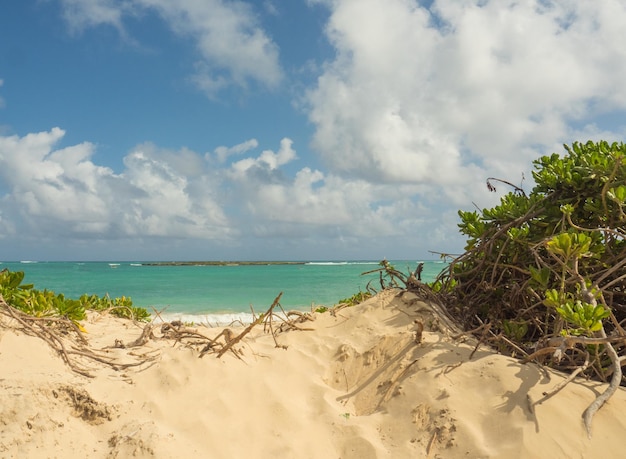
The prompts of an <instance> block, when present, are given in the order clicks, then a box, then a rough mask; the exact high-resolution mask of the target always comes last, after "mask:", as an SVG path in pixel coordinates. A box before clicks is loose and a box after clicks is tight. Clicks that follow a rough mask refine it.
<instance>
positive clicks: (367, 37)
mask: <svg viewBox="0 0 626 459" xmlns="http://www.w3.org/2000/svg"><path fill="white" fill-rule="evenodd" d="M322 3H324V4H325V5H327V7H328V8H329V9H330V13H331V15H330V19H329V22H328V24H327V28H326V35H327V37H328V39H329V41H330V42H331V44H332V45H333V46H334V47H335V49H336V51H337V54H336V57H335V58H334V59H333V60H332V61H330V62H328V63H327V65H326V67H325V70H324V72H323V74H322V75H321V76H320V77H319V79H318V81H317V83H316V85H315V87H314V88H312V89H311V90H310V91H309V92H308V96H307V97H308V102H309V108H310V112H309V118H310V120H311V121H312V122H313V123H314V124H315V126H316V132H315V135H314V146H315V148H316V150H317V151H318V152H319V154H320V155H321V156H322V157H323V158H324V160H325V162H326V164H327V165H328V167H330V168H332V169H333V170H335V171H336V172H340V173H343V174H349V175H352V176H355V177H360V178H363V179H366V180H368V181H372V182H377V183H393V182H403V183H431V184H432V185H433V186H437V187H440V188H441V189H442V190H444V191H446V190H447V192H448V194H449V197H450V198H452V199H454V198H455V196H458V195H459V192H460V189H459V188H458V186H457V185H461V186H463V187H464V188H467V187H471V186H472V185H473V184H476V183H478V182H479V181H482V179H483V178H484V177H485V176H487V174H498V175H499V176H505V177H507V178H510V179H516V178H517V177H519V176H520V175H521V173H522V172H524V171H525V170H528V165H529V164H530V162H531V161H532V159H534V158H536V157H537V156H539V155H541V154H545V153H546V150H547V151H555V150H554V149H555V148H556V149H557V150H560V148H559V145H560V144H562V143H564V142H565V143H570V142H571V141H573V140H578V139H576V138H574V137H573V136H574V135H577V134H579V133H580V129H577V128H576V127H574V124H576V123H578V124H580V123H582V124H586V122H587V120H588V119H590V118H592V117H593V116H596V115H598V114H602V113H611V112H612V111H620V112H622V113H623V112H624V110H626V87H625V86H624V85H623V81H624V78H626V49H625V48H624V47H623V46H622V45H621V41H620V40H619V39H618V38H617V37H618V35H619V30H620V27H621V24H623V23H624V21H626V5H625V4H624V3H623V2H619V1H615V0H600V1H598V2H594V3H593V4H588V3H586V2H569V1H555V2H541V1H527V2H517V1H494V0H491V1H489V0H487V1H480V2H478V1H463V2H459V1H456V0H454V1H453V0H436V1H434V2H432V4H431V6H430V8H426V7H425V6H422V4H421V3H420V2H417V1H411V0H359V1H356V0H334V1H324V2H322ZM620 134H623V133H615V132H613V133H612V136H611V138H621V135H620ZM580 140H587V139H580ZM512 174H514V175H515V176H514V177H511V175H512Z"/></svg>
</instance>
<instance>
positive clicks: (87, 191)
mask: <svg viewBox="0 0 626 459" xmlns="http://www.w3.org/2000/svg"><path fill="white" fill-rule="evenodd" d="M64 134H65V132H64V131H63V130H61V129H59V128H54V129H52V130H51V131H50V132H40V133H36V134H28V135H26V136H24V137H18V136H8V137H1V136H0V177H1V178H2V181H3V183H5V184H6V187H7V189H8V192H7V193H6V194H5V196H4V197H3V200H2V206H3V207H2V210H3V214H5V216H4V217H3V220H6V219H9V220H10V221H11V222H12V224H14V225H15V226H16V227H20V228H21V231H23V232H24V234H35V233H38V232H43V233H45V234H63V235H65V236H66V237H68V236H71V237H78V238H81V237H85V238H109V237H134V236H163V237H171V238H174V239H176V238H189V237H191V238H201V239H225V238H229V237H231V236H232V235H233V234H235V233H236V231H234V230H233V229H231V228H229V225H228V220H227V218H226V216H225V214H224V212H223V210H222V208H221V207H220V205H219V204H218V201H217V198H216V197H215V188H216V186H217V185H216V183H215V181H214V180H211V178H212V176H211V175H210V174H209V173H201V172H202V168H201V167H200V166H201V165H203V164H204V160H203V159H202V158H201V157H200V156H199V155H197V154H195V153H193V152H190V151H188V150H182V151H180V152H178V153H176V154H174V153H172V152H169V151H159V150H158V149H156V147H154V146H151V145H148V146H146V145H144V146H140V147H138V148H137V149H135V150H134V151H132V152H131V153H130V154H129V155H128V156H126V158H125V159H124V164H125V166H126V169H125V171H124V172H123V173H122V174H119V175H117V174H114V173H113V171H112V170H111V169H109V168H106V167H101V166H97V165H95V164H94V163H93V162H92V161H91V156H92V154H93V152H94V146H93V145H92V144H90V143H83V144H79V145H75V146H71V147H66V148H62V149H57V150H55V149H54V146H55V145H56V144H57V143H58V142H59V141H60V140H61V139H62V138H63V136H64ZM198 169H199V170H198ZM192 171H194V173H192Z"/></svg>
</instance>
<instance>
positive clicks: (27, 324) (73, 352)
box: [0, 292, 313, 377]
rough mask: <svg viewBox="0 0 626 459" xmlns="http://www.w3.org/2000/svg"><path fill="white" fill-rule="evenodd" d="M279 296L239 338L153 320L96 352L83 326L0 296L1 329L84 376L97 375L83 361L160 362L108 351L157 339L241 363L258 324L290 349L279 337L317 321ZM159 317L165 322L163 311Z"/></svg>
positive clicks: (116, 365)
mask: <svg viewBox="0 0 626 459" xmlns="http://www.w3.org/2000/svg"><path fill="white" fill-rule="evenodd" d="M281 296H282V292H280V293H279V294H278V296H277V297H276V298H275V299H274V302H273V303H272V305H271V306H270V307H269V309H268V310H267V311H266V312H265V313H263V314H261V315H260V316H258V317H256V318H255V319H254V321H253V322H252V323H251V324H249V325H247V326H246V327H245V328H244V329H243V331H241V332H240V333H239V334H235V333H234V332H233V330H232V329H231V328H228V327H225V328H223V329H222V330H221V332H220V333H219V334H218V335H217V336H215V337H210V336H208V334H207V333H204V332H203V331H202V332H201V331H198V329H195V328H190V327H188V326H186V325H185V324H183V323H182V322H181V321H176V320H175V321H172V322H166V321H163V322H162V323H158V324H157V323H155V322H151V323H148V324H145V326H144V327H143V329H142V332H141V334H140V335H139V336H138V337H137V338H136V339H135V340H133V341H132V342H130V343H124V342H123V341H122V340H120V339H117V338H115V339H114V343H113V345H111V346H106V347H104V348H102V349H93V348H92V347H91V346H90V344H89V342H88V340H87V339H86V338H85V335H84V334H83V332H82V331H81V327H80V326H79V325H78V324H77V323H75V322H73V321H72V320H70V319H67V318H64V317H33V316H30V315H28V314H26V313H24V312H22V311H20V310H19V309H16V308H14V307H13V306H11V305H9V304H8V303H6V301H4V299H3V298H2V296H1V295H0V319H1V318H2V317H4V318H5V319H6V320H5V321H2V322H0V325H2V326H7V327H10V328H13V329H15V330H19V331H21V332H23V333H26V334H28V335H31V336H36V337H38V338H40V339H42V340H44V341H45V342H46V343H47V344H48V345H49V346H50V347H51V348H52V349H53V350H54V351H55V352H56V353H57V354H58V355H59V356H60V357H61V358H62V359H63V361H64V362H65V363H66V364H67V365H68V366H69V367H70V369H71V370H72V371H74V372H76V373H78V374H81V375H83V376H86V377H94V375H93V368H88V366H86V365H85V364H84V362H85V360H86V361H91V362H92V363H99V364H102V365H104V366H107V367H110V368H112V369H113V370H115V371H119V370H123V369H126V368H131V367H137V368H142V369H143V368H146V367H147V365H150V364H152V363H153V362H154V361H155V360H156V359H157V358H158V351H156V350H153V351H151V352H147V353H144V354H142V355H138V354H136V353H133V352H130V351H129V352H126V353H122V356H121V357H120V356H117V357H116V356H112V355H111V354H110V349H129V350H130V349H135V348H141V347H144V346H146V345H148V343H149V342H151V341H158V340H167V341H171V342H172V346H176V345H182V346H186V347H189V348H192V349H195V350H197V351H198V352H199V357H204V356H205V355H206V354H207V353H213V354H215V355H216V356H217V357H218V358H220V357H222V356H223V355H224V354H226V353H227V352H229V351H230V352H232V354H233V355H234V356H235V357H237V358H239V359H241V356H242V351H241V350H240V349H237V344H239V343H241V342H242V340H243V339H244V338H245V337H246V335H248V333H250V331H252V329H253V328H254V327H256V326H258V325H260V324H263V326H264V331H265V332H266V333H271V334H272V337H273V339H274V343H275V344H276V347H280V348H283V349H286V348H287V347H286V346H284V345H280V344H279V343H278V339H277V335H278V334H280V333H283V332H286V331H289V330H309V329H307V328H303V327H302V326H300V325H298V324H301V323H303V322H305V321H308V320H313V316H312V314H309V313H306V312H300V311H289V312H285V311H284V310H283V309H282V307H281V305H280V298H281ZM276 308H278V309H280V310H281V311H282V314H277V313H276V312H275V309H276ZM253 313H254V311H253ZM156 315H157V317H158V318H159V319H161V320H163V319H162V317H161V315H160V314H159V313H157V314H156ZM207 330H208V329H207ZM122 358H124V360H122ZM126 358H127V359H126Z"/></svg>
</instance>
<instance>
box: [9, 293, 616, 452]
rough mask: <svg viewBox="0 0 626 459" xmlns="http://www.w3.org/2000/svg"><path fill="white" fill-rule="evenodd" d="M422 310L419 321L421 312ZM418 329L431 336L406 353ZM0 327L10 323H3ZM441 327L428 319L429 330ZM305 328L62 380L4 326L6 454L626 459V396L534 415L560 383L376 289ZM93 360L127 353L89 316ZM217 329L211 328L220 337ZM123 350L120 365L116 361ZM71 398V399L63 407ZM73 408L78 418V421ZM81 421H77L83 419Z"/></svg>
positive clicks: (156, 347)
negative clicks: (590, 408)
mask: <svg viewBox="0 0 626 459" xmlns="http://www.w3.org/2000/svg"><path fill="white" fill-rule="evenodd" d="M420 309H422V311H421V312H418V310H420ZM414 319H420V320H422V321H423V322H424V324H425V325H426V330H425V331H424V333H423V339H422V341H421V343H419V344H417V343H416V342H415V331H414V326H415V325H414V323H413V320H414ZM5 322H6V321H5ZM435 322H436V320H435ZM302 326H303V327H308V328H313V329H314V330H311V331H291V332H288V333H283V334H281V335H279V337H278V339H279V343H280V344H284V345H286V346H288V349H286V350H285V349H280V348H276V347H275V345H274V340H273V338H272V336H271V335H268V334H264V333H263V330H262V327H257V328H258V330H257V329H256V328H255V329H254V330H253V332H252V333H251V334H250V336H249V337H248V338H246V339H244V340H243V341H242V343H240V345H239V346H237V347H238V348H239V349H242V350H243V352H244V355H243V361H242V360H238V359H237V358H235V357H234V355H233V354H232V353H230V352H229V353H227V354H225V355H224V356H223V357H222V358H220V359H218V358H216V356H215V355H214V354H207V355H205V356H204V357H203V358H202V359H199V358H198V353H197V351H194V350H192V349H189V348H186V347H183V346H180V345H175V346H174V345H173V343H172V341H166V340H153V341H150V342H149V343H148V344H147V345H145V346H143V347H140V348H134V349H109V350H107V352H108V353H110V354H113V353H117V354H119V355H120V358H124V357H128V358H131V357H133V356H132V355H128V353H129V352H132V353H134V354H142V353H146V352H148V351H153V352H155V355H157V356H158V358H157V359H156V360H155V363H154V364H153V365H152V366H150V367H149V368H145V369H143V370H141V371H140V370H139V369H126V370H123V371H117V372H116V371H114V370H113V369H111V368H109V367H106V366H97V365H95V364H94V363H91V364H90V366H91V368H92V371H93V373H94V374H96V377H95V378H87V377H84V376H81V375H78V374H76V373H74V372H72V371H71V370H70V369H69V367H68V366H67V365H66V364H65V363H63V362H62V360H61V359H60V358H59V357H58V356H57V355H56V354H55V353H54V352H53V351H52V350H51V348H50V347H49V346H48V345H47V344H46V343H45V342H44V341H42V340H41V339H39V338H37V337H30V336H26V335H24V334H19V333H16V332H15V331H13V330H12V329H10V328H9V327H7V323H5V324H4V325H3V326H2V327H0V457H2V458H25V457H28V458H39V457H51V458H52V457H55V458H64V459H65V458H85V457H90V458H105V457H118V458H126V457H156V458H189V457H202V458H204V457H206V458H228V459H231V458H243V457H251V458H324V459H326V458H333V459H336V458H341V459H349V458H355V459H356V458H358V459H365V458H424V457H431V458H436V457H440V458H480V457H501V458H541V457H550V458H595V457H597V458H608V457H621V455H622V454H623V450H624V446H623V443H622V441H623V437H622V435H623V434H624V432H626V417H625V416H624V415H623V413H624V408H626V391H624V390H623V389H622V388H620V389H619V390H618V392H617V394H616V395H615V396H614V397H613V398H612V399H611V400H610V401H609V402H608V403H607V404H606V405H605V406H604V407H603V408H602V409H601V410H600V411H599V412H598V413H597V414H596V416H595V418H594V422H593V437H592V439H591V440H590V439H588V438H587V435H586V432H585V429H584V426H583V423H582V419H581V414H582V412H583V411H584V409H585V408H586V407H587V405H588V404H589V403H590V402H591V401H592V400H593V399H594V398H595V396H596V394H597V393H598V392H599V391H602V390H604V388H605V386H604V385H602V384H599V383H596V382H586V381H584V380H576V381H575V382H574V383H572V384H569V385H568V386H567V387H566V388H565V389H563V390H562V391H561V392H560V393H558V394H557V395H555V396H554V397H552V398H550V399H549V400H547V401H545V402H544V403H543V404H541V405H538V406H536V407H535V410H534V414H533V413H531V411H530V410H529V402H528V397H529V396H530V398H531V399H532V400H538V399H539V398H541V396H542V392H543V391H545V390H549V389H550V388H551V387H554V386H555V385H556V384H557V383H558V382H559V381H560V380H562V378H563V376H562V375H560V374H558V373H556V372H549V374H550V378H549V379H548V378H547V377H546V373H544V372H543V371H542V370H541V369H539V367H538V366H536V365H534V364H526V365H523V364H521V363H519V362H518V361H516V360H514V359H512V358H508V357H504V356H500V355H497V354H495V353H493V352H491V351H489V350H488V349H486V348H480V349H479V350H478V352H476V354H475V355H474V357H473V359H472V360H468V357H469V355H470V353H471V352H472V350H473V348H474V346H473V344H470V343H460V342H458V341H453V340H451V339H450V338H449V337H448V336H447V334H446V333H443V332H441V331H438V327H437V325H436V323H433V316H432V314H431V313H429V309H428V307H427V305H426V304H424V303H422V302H420V301H418V300H417V299H416V298H415V296H414V295H412V294H408V293H405V294H403V295H401V296H400V297H396V296H395V295H394V293H393V292H384V293H383V294H380V295H378V296H377V297H375V298H373V299H371V300H369V301H367V302H366V303H364V304H362V305H360V306H357V307H353V308H345V309H342V310H340V311H339V312H338V314H337V315H336V317H333V316H331V315H330V314H328V313H326V314H320V315H316V320H315V321H313V322H307V323H305V324H302ZM84 327H85V328H86V329H87V331H88V334H87V335H86V336H87V338H88V340H89V341H90V344H91V346H92V347H94V348H103V347H106V346H113V344H114V341H115V339H119V340H122V341H123V342H125V343H129V342H131V341H133V340H134V339H136V338H137V337H138V336H139V335H140V334H141V328H139V327H137V326H135V325H133V324H132V323H131V322H128V321H122V320H119V319H113V318H111V317H104V318H102V317H98V316H93V315H92V316H90V319H89V320H87V321H85V323H84ZM218 331H219V330H217V329H210V330H208V331H206V333H208V334H212V335H216V334H217V332H218ZM125 353H126V354H125ZM73 400H74V401H73ZM75 406H79V407H80V409H81V410H82V411H77V409H76V408H75ZM81 414H82V415H83V417H80V415H81Z"/></svg>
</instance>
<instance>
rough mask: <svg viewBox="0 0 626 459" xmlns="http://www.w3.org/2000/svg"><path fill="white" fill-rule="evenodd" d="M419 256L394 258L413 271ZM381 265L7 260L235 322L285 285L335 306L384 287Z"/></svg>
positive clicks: (300, 298)
mask: <svg viewBox="0 0 626 459" xmlns="http://www.w3.org/2000/svg"><path fill="white" fill-rule="evenodd" d="M419 262H420V261H419V260H415V261H406V260H404V261H391V263H392V264H393V265H394V267H395V268H396V269H398V270H399V271H402V272H404V273H407V272H408V271H409V270H411V271H413V270H415V268H416V267H417V264H418V263H419ZM445 266H446V265H445V264H444V263H443V262H441V261H424V270H423V273H422V280H423V281H431V280H433V279H434V278H435V277H436V276H437V274H439V272H440V271H441V270H442V269H443V268H445ZM378 267H379V261H346V262H302V263H300V262H298V263H297V264H254V265H243V264H240V265H236V264H229V265H223V266H222V265H219V266H216V265H200V266H195V265H191V266H189V265H184V266H171V265H158V266H153V265H150V264H148V263H145V262H132V263H131V262H33V261H22V262H3V263H0V269H4V268H7V269H9V270H10V271H23V272H24V273H25V278H24V283H27V284H34V285H35V288H37V289H39V290H43V289H48V290H52V291H54V292H56V293H63V294H64V295H65V296H66V297H69V298H78V297H80V296H81V295H82V294H84V293H87V294H96V295H99V296H103V295H106V294H108V295H109V296H110V297H112V298H115V297H120V296H130V297H131V298H132V300H133V304H134V305H135V306H142V307H146V308H148V310H149V311H151V312H152V308H154V309H155V310H157V311H164V316H165V317H167V318H168V319H172V318H174V317H176V318H180V319H182V320H186V321H193V322H206V323H228V322H231V321H232V320H234V319H242V320H248V319H249V317H250V316H251V314H250V307H251V306H252V307H253V308H254V311H255V312H256V313H260V312H263V311H265V310H267V308H268V307H269V306H270V305H271V304H272V302H273V300H274V298H276V296H277V295H278V294H279V293H280V292H283V296H282V298H281V301H280V304H281V306H282V307H283V308H284V309H285V310H288V309H298V310H310V309H311V307H312V306H313V307H317V306H322V305H324V306H333V305H334V304H336V303H337V302H338V301H339V300H340V299H342V298H346V297H350V296H352V295H353V294H355V293H357V292H359V291H365V290H366V289H367V283H368V282H369V281H372V284H371V285H372V286H373V287H374V288H377V289H378V288H379V287H380V283H379V281H378V274H369V275H362V273H364V272H366V271H370V270H374V269H376V268H378Z"/></svg>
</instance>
